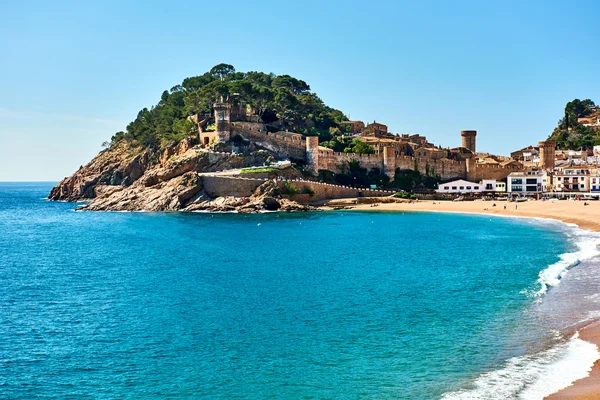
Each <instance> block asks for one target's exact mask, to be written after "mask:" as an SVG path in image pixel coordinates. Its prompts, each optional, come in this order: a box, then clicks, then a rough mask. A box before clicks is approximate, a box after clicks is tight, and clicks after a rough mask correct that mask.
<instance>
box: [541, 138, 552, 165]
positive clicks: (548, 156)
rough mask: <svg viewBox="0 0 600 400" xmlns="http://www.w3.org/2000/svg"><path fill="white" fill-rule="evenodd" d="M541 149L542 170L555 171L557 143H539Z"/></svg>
mask: <svg viewBox="0 0 600 400" xmlns="http://www.w3.org/2000/svg"><path fill="white" fill-rule="evenodd" d="M538 146H539V147H540V168H541V169H554V158H555V156H556V142H555V141H554V140H546V141H544V142H539V143H538Z"/></svg>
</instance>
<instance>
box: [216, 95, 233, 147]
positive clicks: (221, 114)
mask: <svg viewBox="0 0 600 400" xmlns="http://www.w3.org/2000/svg"><path fill="white" fill-rule="evenodd" d="M213 108H214V110H215V130H216V136H217V140H218V141H219V142H229V140H231V104H229V103H226V102H223V101H220V102H217V103H215V104H214V105H213Z"/></svg>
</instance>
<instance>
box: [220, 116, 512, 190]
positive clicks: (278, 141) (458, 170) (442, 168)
mask: <svg viewBox="0 0 600 400" xmlns="http://www.w3.org/2000/svg"><path fill="white" fill-rule="evenodd" d="M231 130H232V132H231V136H232V137H234V136H235V135H237V134H239V135H241V136H242V137H244V139H246V140H250V141H252V142H254V143H256V144H258V145H260V146H262V147H265V148H266V149H268V150H271V151H273V152H275V153H277V154H280V155H281V156H283V157H290V158H294V159H298V160H305V161H306V162H307V170H309V171H312V172H313V173H317V172H318V170H320V169H325V170H329V171H334V172H341V168H342V167H343V166H344V164H345V165H346V166H347V163H348V162H349V161H352V160H356V161H358V162H359V163H360V166H361V167H363V168H367V169H371V168H378V169H379V170H381V171H382V172H384V173H385V174H386V175H388V176H389V177H390V178H392V179H393V177H394V174H395V171H396V169H397V168H399V169H401V170H414V169H415V167H416V168H417V169H418V170H419V172H420V173H421V174H423V175H427V174H429V175H432V174H437V175H439V176H440V177H441V179H443V180H451V179H460V178H463V179H470V180H481V179H496V180H501V179H504V178H506V177H507V176H508V174H510V173H511V172H516V171H520V170H522V168H521V167H518V166H515V165H507V166H501V165H489V164H477V163H476V162H475V160H473V159H470V160H466V161H462V160H461V161H458V160H452V159H448V158H438V157H437V156H435V157H433V156H432V157H429V154H428V156H427V157H418V156H416V157H415V156H410V155H405V154H403V153H402V151H401V149H399V148H397V146H385V147H383V149H381V150H379V151H377V152H376V153H375V154H356V153H340V152H331V151H325V150H321V149H320V148H319V145H318V138H317V137H304V136H303V135H300V134H297V133H290V132H282V131H281V132H268V131H267V127H266V125H265V124H262V123H258V122H245V121H236V122H232V123H231ZM465 132H467V133H468V134H469V135H467V136H469V138H471V136H473V135H472V132H471V131H465ZM472 145H474V143H472Z"/></svg>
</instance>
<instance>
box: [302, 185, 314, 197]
mask: <svg viewBox="0 0 600 400" xmlns="http://www.w3.org/2000/svg"><path fill="white" fill-rule="evenodd" d="M302 194H307V195H309V196H310V197H313V196H314V195H315V191H314V190H313V189H312V188H311V187H309V186H304V188H303V189H302Z"/></svg>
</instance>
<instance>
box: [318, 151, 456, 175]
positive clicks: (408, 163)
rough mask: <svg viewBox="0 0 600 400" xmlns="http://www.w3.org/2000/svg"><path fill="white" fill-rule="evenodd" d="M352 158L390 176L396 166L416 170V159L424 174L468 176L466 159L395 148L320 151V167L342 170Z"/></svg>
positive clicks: (335, 170)
mask: <svg viewBox="0 0 600 400" xmlns="http://www.w3.org/2000/svg"><path fill="white" fill-rule="evenodd" d="M351 160H357V161H358V162H360V166H361V167H363V168H367V169H371V168H379V169H380V170H381V171H384V172H385V173H386V174H387V175H388V176H389V177H390V178H392V179H393V178H394V177H393V174H394V173H395V171H396V168H400V169H403V170H406V169H410V170H414V168H415V160H416V166H417V168H418V169H419V172H420V173H421V174H423V175H425V174H426V173H427V171H429V173H430V174H433V173H436V174H439V175H440V176H441V177H442V179H454V178H464V177H466V173H467V169H466V163H465V162H464V161H455V160H450V159H440V160H435V159H430V158H415V157H411V156H399V155H397V154H395V152H394V150H393V149H392V150H386V149H385V148H384V151H383V152H380V153H377V154H354V153H336V152H327V151H319V169H327V170H330V171H334V172H340V165H341V164H343V163H347V162H349V161H351Z"/></svg>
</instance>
